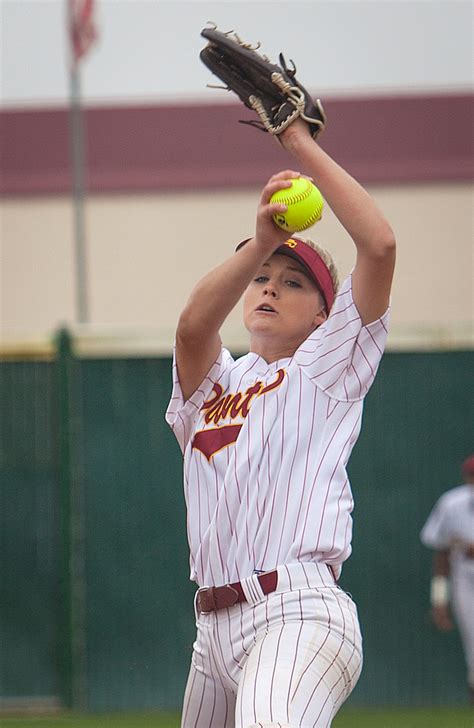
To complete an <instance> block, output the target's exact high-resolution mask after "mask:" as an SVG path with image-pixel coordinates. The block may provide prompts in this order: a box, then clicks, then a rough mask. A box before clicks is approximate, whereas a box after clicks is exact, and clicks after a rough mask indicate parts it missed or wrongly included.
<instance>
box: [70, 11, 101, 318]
mask: <svg viewBox="0 0 474 728" xmlns="http://www.w3.org/2000/svg"><path fill="white" fill-rule="evenodd" d="M93 9H94V0H66V12H67V23H68V31H69V36H70V43H69V47H70V49H71V55H70V74H69V88H70V120H71V156H72V180H73V182H72V191H73V205H74V259H75V268H76V317H77V321H78V323H88V321H89V305H88V290H87V254H86V233H85V222H84V207H85V160H84V152H85V131H84V114H83V109H82V99H81V76H80V67H79V66H80V64H79V62H80V60H81V58H82V56H84V55H85V54H86V53H87V51H88V49H89V47H90V45H91V44H92V43H93V41H94V40H95V28H94V24H93V19H92V16H93Z"/></svg>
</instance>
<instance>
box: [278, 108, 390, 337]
mask: <svg viewBox="0 0 474 728" xmlns="http://www.w3.org/2000/svg"><path fill="white" fill-rule="evenodd" d="M279 139H280V141H281V143H282V145H283V147H284V148H285V149H286V150H287V151H288V152H290V154H292V156H293V157H294V158H295V159H296V160H297V161H298V164H299V165H301V168H302V171H303V172H304V173H305V174H307V175H310V176H311V177H312V178H313V180H314V183H315V184H316V186H317V187H318V188H319V189H320V191H321V193H322V195H323V197H324V199H325V200H326V202H327V203H328V205H329V206H330V208H331V209H332V211H333V212H334V214H335V215H336V217H337V218H338V220H339V222H340V223H341V224H342V225H343V226H344V228H345V229H346V231H347V232H348V233H349V235H350V237H351V238H352V240H353V241H354V244H355V246H356V249H357V258H356V264H355V268H354V272H353V276H352V285H353V289H352V290H353V297H354V302H355V304H356V306H357V309H358V311H359V314H360V316H361V319H362V322H363V324H368V323H371V322H372V321H375V320H376V319H378V318H380V316H382V315H383V314H384V313H385V311H386V309H387V307H388V304H389V298H390V289H391V284H392V278H393V271H394V266H395V236H394V233H393V230H392V228H391V227H390V225H389V223H388V222H387V220H386V219H385V217H384V215H383V214H382V212H381V211H380V210H379V209H378V207H377V205H376V204H375V202H374V200H373V199H372V198H371V196H370V195H369V194H368V192H366V190H365V189H364V188H363V187H362V186H361V185H360V184H359V183H358V182H357V181H356V180H355V179H354V178H353V177H351V175H350V174H348V172H346V171H345V170H344V169H343V168H342V167H341V166H340V165H338V164H337V163H336V162H335V161H334V160H333V159H332V158H331V157H330V156H329V155H328V154H326V152H324V151H323V149H321V147H320V146H319V145H318V144H317V143H316V142H315V141H314V140H313V139H312V137H311V135H310V133H309V129H308V125H307V124H306V123H305V122H303V121H302V120H300V119H297V120H296V121H294V122H293V123H292V124H291V125H290V126H289V127H288V129H286V130H285V131H284V132H283V133H282V134H280V136H279Z"/></svg>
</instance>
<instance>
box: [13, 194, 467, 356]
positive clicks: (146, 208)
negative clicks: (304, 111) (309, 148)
mask: <svg viewBox="0 0 474 728" xmlns="http://www.w3.org/2000/svg"><path fill="white" fill-rule="evenodd" d="M258 192H259V190H257V189H255V190H249V191H245V190H228V191H225V192H215V193H213V194H212V195H209V194H208V193H205V192H202V193H198V194H191V193H182V194H169V195H165V194H150V195H133V196H128V195H112V196H106V195H100V196H96V197H92V198H90V199H89V201H88V203H87V210H86V222H87V234H88V246H87V262H88V271H89V275H88V297H89V303H90V321H91V322H92V323H93V324H94V327H95V331H100V332H101V334H104V333H106V332H109V333H111V332H114V333H115V334H117V332H121V333H123V332H128V333H129V334H130V335H132V336H137V335H139V334H140V333H142V334H143V335H146V337H152V338H153V339H155V340H157V341H159V342H160V343H161V345H163V347H164V349H165V350H167V351H169V350H170V349H171V346H172V343H173V337H174V329H175V325H176V321H177V318H178V315H179V313H180V311H181V309H182V307H183V305H184V303H185V301H186V299H187V297H188V295H189V293H190V290H191V288H192V287H193V285H194V284H195V283H196V282H197V280H198V279H199V278H200V277H201V276H202V275H204V273H206V272H207V271H208V270H209V269H210V268H212V267H213V266H215V265H217V264H218V263H219V262H221V261H222V260H224V259H225V258H226V257H227V256H229V255H231V254H232V252H233V250H234V247H235V244H236V243H238V242H239V241H240V240H242V239H243V238H245V237H247V236H248V235H250V234H252V230H253V229H254V225H255V220H254V216H255V208H256V204H257V195H258ZM370 192H371V193H372V194H373V196H374V197H375V199H376V201H377V202H378V204H379V205H380V206H381V208H382V210H383V211H384V212H385V214H386V215H387V217H388V219H389V220H390V221H391V223H392V225H393V226H394V229H395V233H396V236H397V243H398V249H397V269H396V275H395V281H394V287H393V298H392V301H393V312H392V321H391V331H390V344H391V345H408V346H411V345H416V346H418V345H423V344H426V343H429V344H430V345H432V346H435V345H441V346H446V345H451V344H453V343H456V342H458V343H459V342H460V343H461V345H465V343H466V341H468V331H469V322H470V321H471V322H472V313H473V283H472V282H473V255H472V252H473V251H472V185H470V184H467V183H466V184H452V183H451V184H446V185H443V184H436V185H432V184H429V185H402V186H389V187H371V188H370ZM70 215H71V209H70V202H69V200H67V199H50V200H48V199H42V200H36V201H34V200H17V201H14V200H11V201H5V202H4V203H3V204H2V205H1V206H0V217H1V230H2V233H3V236H4V241H5V245H4V246H3V276H2V279H3V283H4V285H3V311H0V340H1V339H2V338H3V339H4V340H8V339H30V338H31V337H32V336H33V335H36V334H38V333H41V334H47V333H50V332H52V331H53V330H54V329H55V328H56V327H57V326H59V325H60V324H61V323H68V324H73V323H74V321H75V285H74V274H73V267H74V263H73V254H72V251H73V242H72V223H71V220H70ZM211 215H212V216H211ZM307 235H308V237H312V238H313V239H314V240H316V241H317V242H320V243H321V244H323V245H326V246H327V247H328V248H330V249H331V251H332V252H333V254H334V256H335V259H336V261H337V263H338V267H339V269H340V272H341V274H342V275H343V276H345V275H347V273H348V272H349V271H350V269H351V267H352V265H353V262H354V246H353V244H352V242H351V241H350V239H349V237H348V235H347V234H346V233H345V232H344V230H343V229H342V228H341V226H340V225H339V223H338V222H337V220H336V219H335V217H334V215H333V214H332V213H331V211H330V210H329V209H328V208H326V211H325V213H324V215H323V219H322V221H321V222H320V223H318V224H317V225H316V226H314V227H313V228H311V229H310V230H309V231H308V233H307ZM0 300H2V299H0ZM224 341H225V342H226V344H227V345H228V346H233V347H235V348H244V347H245V345H246V341H247V337H246V332H245V330H244V328H243V326H242V325H241V314H240V309H239V308H237V309H236V311H234V312H233V314H232V315H231V316H230V317H229V319H228V321H227V322H226V324H225V328H224Z"/></svg>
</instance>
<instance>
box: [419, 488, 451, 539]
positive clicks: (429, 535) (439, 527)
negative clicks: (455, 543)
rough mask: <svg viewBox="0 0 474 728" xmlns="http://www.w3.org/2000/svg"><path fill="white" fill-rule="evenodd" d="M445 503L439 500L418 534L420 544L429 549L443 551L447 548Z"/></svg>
mask: <svg viewBox="0 0 474 728" xmlns="http://www.w3.org/2000/svg"><path fill="white" fill-rule="evenodd" d="M444 504H445V501H444V499H443V498H440V499H439V501H438V502H437V503H436V505H435V507H434V508H433V510H432V511H431V513H430V515H429V516H428V520H427V521H426V523H425V525H424V526H423V528H422V530H421V534H420V539H421V543H422V544H423V545H424V546H427V547H428V548H430V549H436V550H438V551H439V550H443V549H447V548H449V544H450V538H451V535H450V533H449V527H448V518H447V511H446V508H445V505H444Z"/></svg>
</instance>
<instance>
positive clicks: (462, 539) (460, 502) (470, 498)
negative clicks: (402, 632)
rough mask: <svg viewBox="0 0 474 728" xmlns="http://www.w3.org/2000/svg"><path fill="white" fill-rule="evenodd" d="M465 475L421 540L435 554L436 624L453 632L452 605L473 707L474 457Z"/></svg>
mask: <svg viewBox="0 0 474 728" xmlns="http://www.w3.org/2000/svg"><path fill="white" fill-rule="evenodd" d="M462 474H463V478H464V484H463V485H459V486H457V487H456V488H452V489H451V490H448V491H447V492H446V493H444V495H442V496H441V498H440V499H439V500H438V501H437V503H436V504H435V506H434V508H433V510H432V511H431V513H430V515H429V517H428V520H427V521H426V523H425V525H424V527H423V529H422V531H421V540H422V543H423V544H424V545H425V546H428V548H431V549H434V550H435V553H434V556H433V578H432V580H431V594H430V597H431V615H432V618H433V622H434V623H435V625H436V626H437V627H438V629H440V630H442V631H448V630H451V629H452V628H453V623H452V621H451V615H450V611H449V603H450V602H451V606H452V610H453V613H454V616H455V619H456V623H457V625H458V627H459V632H460V635H461V641H462V644H463V648H464V654H465V657H466V663H467V684H468V689H469V698H470V702H471V704H472V705H474V611H473V607H474V455H471V456H470V457H468V458H467V459H466V460H465V461H464V463H463V465H462ZM450 592H451V593H450Z"/></svg>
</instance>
